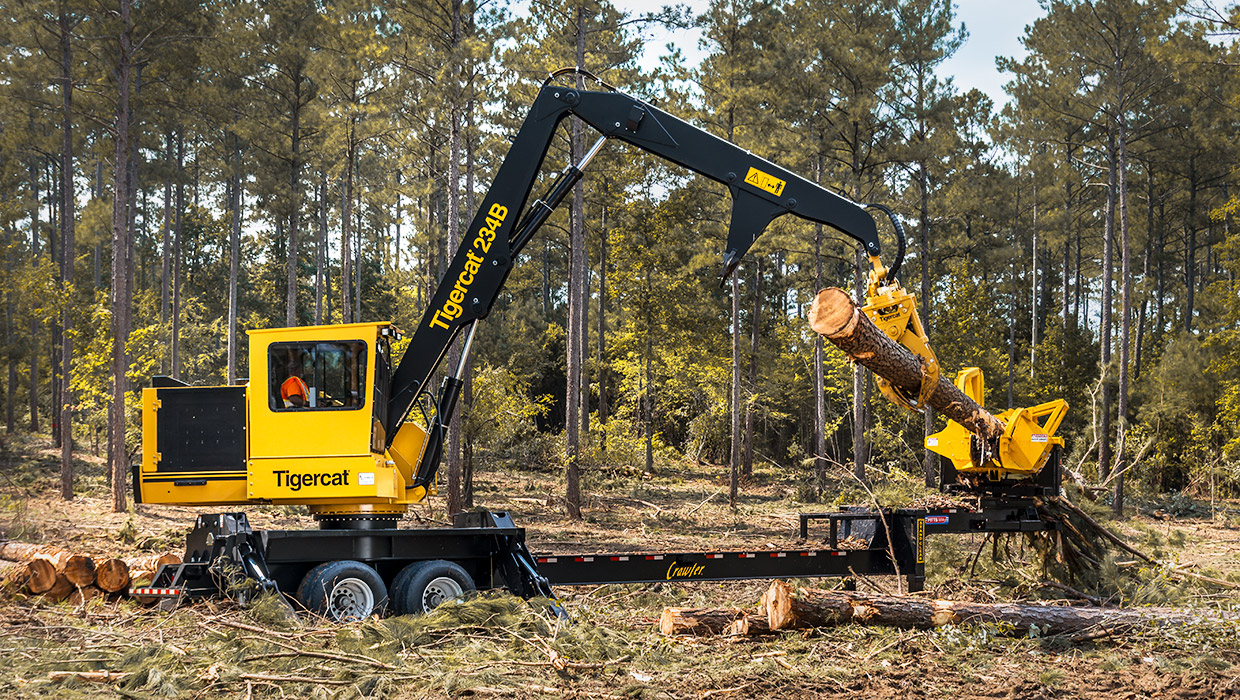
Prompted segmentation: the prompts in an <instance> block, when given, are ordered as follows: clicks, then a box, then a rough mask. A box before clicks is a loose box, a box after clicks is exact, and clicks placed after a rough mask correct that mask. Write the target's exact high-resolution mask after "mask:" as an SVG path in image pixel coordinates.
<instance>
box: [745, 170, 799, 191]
mask: <svg viewBox="0 0 1240 700" xmlns="http://www.w3.org/2000/svg"><path fill="white" fill-rule="evenodd" d="M745 182H746V183H748V184H750V185H753V186H754V187H757V188H758V189H762V190H766V191H767V192H770V193H771V194H773V195H775V196H776V197H778V196H779V194H780V193H781V192H783V191H784V185H786V184H788V183H786V182H784V181H783V180H780V179H779V178H777V177H775V176H774V175H768V174H767V173H764V172H762V171H761V170H758V169H757V168H750V169H749V173H748V174H747V175H745Z"/></svg>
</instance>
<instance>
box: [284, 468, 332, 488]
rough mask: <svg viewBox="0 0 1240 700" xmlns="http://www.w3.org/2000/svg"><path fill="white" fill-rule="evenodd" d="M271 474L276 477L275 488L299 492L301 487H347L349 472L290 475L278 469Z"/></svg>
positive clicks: (286, 471) (285, 470)
mask: <svg viewBox="0 0 1240 700" xmlns="http://www.w3.org/2000/svg"><path fill="white" fill-rule="evenodd" d="M272 473H273V474H275V475H276V487H277V488H288V489H290V490H292V491H300V490H301V487H303V486H348V485H349V470H348V469H345V470H344V471H342V472H336V473H334V474H333V473H331V472H326V473H323V474H292V473H289V471H288V470H287V469H278V470H276V471H274V472H272Z"/></svg>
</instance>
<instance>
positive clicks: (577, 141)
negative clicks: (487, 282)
mask: <svg viewBox="0 0 1240 700" xmlns="http://www.w3.org/2000/svg"><path fill="white" fill-rule="evenodd" d="M575 13H576V14H575V17H574V22H573V31H574V39H575V42H576V44H575V50H574V57H575V58H576V61H577V67H578V68H579V69H584V68H585V53H586V31H585V9H584V8H583V7H582V6H581V5H578V6H577V7H576V9H575ZM584 88H585V80H584V78H583V77H582V76H581V75H580V74H578V76H577V89H578V90H581V89H584ZM584 140H585V134H584V131H583V128H582V125H581V122H580V120H576V119H574V120H573V126H572V142H571V149H570V151H569V158H570V159H571V161H572V162H573V163H576V162H577V160H578V159H579V158H581V157H582V155H584V153H585V143H584ZM569 216H570V218H569V235H568V249H569V269H568V338H567V345H568V347H567V357H566V368H565V369H566V374H567V375H568V386H567V394H566V396H565V401H564V441H565V453H566V454H565V459H566V462H567V464H566V474H565V481H566V482H567V487H566V500H567V504H568V517H569V518H570V519H571V520H580V519H581V484H580V480H581V475H580V469H581V467H580V461H579V460H580V454H579V452H580V446H581V411H582V397H581V375H582V371H581V363H582V360H583V359H585V352H584V350H585V341H584V338H585V335H586V329H585V327H584V325H583V320H584V319H585V315H584V314H583V313H582V311H583V307H584V305H585V304H586V303H587V300H586V299H584V296H585V294H584V292H585V275H586V249H585V248H586V235H585V189H584V187H583V186H582V184H581V182H580V181H578V182H577V184H575V185H574V186H573V202H572V209H571V211H570V212H569Z"/></svg>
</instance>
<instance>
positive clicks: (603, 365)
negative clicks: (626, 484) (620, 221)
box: [596, 183, 608, 454]
mask: <svg viewBox="0 0 1240 700" xmlns="http://www.w3.org/2000/svg"><path fill="white" fill-rule="evenodd" d="M607 193H608V188H607V184H606V183H604V185H603V194H604V199H606V196H607ZM599 233H600V236H599V256H598V257H599V260H598V348H597V349H598V353H597V355H596V358H597V364H598V425H599V433H600V443H599V451H600V452H601V453H602V454H607V411H608V406H607V207H606V206H604V207H603V223H602V231H600V232H599Z"/></svg>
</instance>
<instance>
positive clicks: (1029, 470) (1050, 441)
mask: <svg viewBox="0 0 1240 700" xmlns="http://www.w3.org/2000/svg"><path fill="white" fill-rule="evenodd" d="M956 388H958V389H960V391H962V392H964V394H965V396H968V397H969V398H971V399H973V400H974V401H976V402H977V403H978V405H985V404H984V403H983V400H984V398H985V389H986V384H985V378H984V377H983V376H982V370H980V369H978V368H977V367H968V368H966V369H964V370H962V371H961V372H960V374H958V375H956ZM1067 412H1068V402H1066V401H1064V400H1063V399H1055V400H1054V401H1048V402H1046V403H1043V404H1038V405H1037V406H1034V407H1032V408H1010V409H1008V410H1006V411H1004V412H1003V413H998V414H996V415H995V418H998V419H999V422H1001V423H1003V425H1004V430H1003V435H1002V436H1001V437H1000V438H999V445H998V449H997V450H995V451H994V454H993V455H991V456H990V457H989V458H982V457H981V456H980V454H979V452H980V451H977V450H974V449H973V440H974V436H973V433H971V432H969V430H967V429H966V428H965V427H964V426H963V425H960V424H959V423H957V422H955V421H948V423H947V427H946V428H944V429H943V430H940V431H939V432H937V433H935V434H934V435H931V436H929V437H927V438H926V448H927V449H929V450H930V451H932V452H935V453H938V454H940V455H943V456H944V457H947V458H948V459H950V460H951V461H952V464H953V466H955V467H956V471H957V472H961V473H965V474H976V475H979V476H983V477H985V478H986V479H988V480H990V481H1001V480H1005V479H1008V480H1011V479H1027V478H1030V477H1032V476H1034V475H1036V474H1037V473H1038V472H1039V471H1041V469H1042V467H1043V466H1045V464H1046V460H1047V459H1049V458H1050V454H1051V449H1052V448H1054V447H1056V446H1060V447H1062V446H1063V444H1064V442H1063V438H1061V437H1055V431H1057V430H1059V425H1060V423H1062V422H1063V418H1064V415H1065V414H1067Z"/></svg>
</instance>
